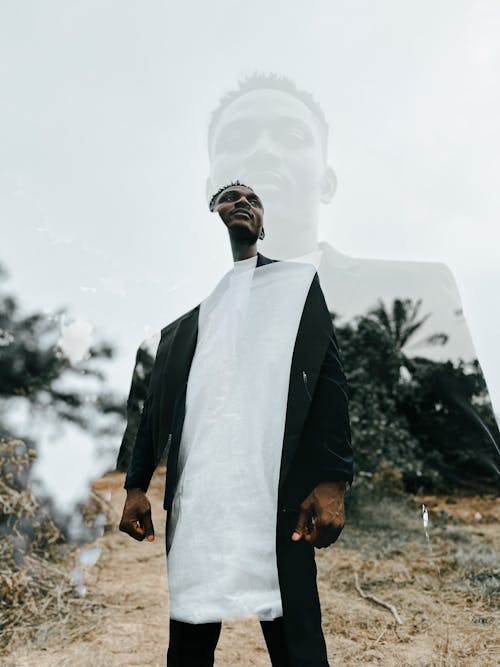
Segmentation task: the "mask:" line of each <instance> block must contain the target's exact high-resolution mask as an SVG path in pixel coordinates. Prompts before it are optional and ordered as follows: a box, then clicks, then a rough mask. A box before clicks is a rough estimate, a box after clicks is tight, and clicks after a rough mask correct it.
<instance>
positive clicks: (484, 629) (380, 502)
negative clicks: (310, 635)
mask: <svg viewBox="0 0 500 667" xmlns="http://www.w3.org/2000/svg"><path fill="white" fill-rule="evenodd" d="M123 478H124V476H123V475H122V474H118V473H113V474H109V475H106V476H105V477H104V478H102V479H100V480H98V481H96V482H95V484H94V488H95V489H96V490H97V492H98V493H105V492H111V507H112V512H114V515H115V516H114V525H115V526H116V525H117V523H118V519H119V516H120V515H121V508H122V505H123V501H124V497H125V492H124V491H123V489H122V486H123ZM163 487H164V471H161V470H160V471H158V473H157V474H156V475H155V477H154V479H153V482H152V485H151V487H150V492H149V494H148V495H149V497H150V499H151V501H152V504H153V520H154V522H155V529H156V539H155V541H154V542H153V543H138V542H135V541H133V540H132V539H131V538H129V537H128V536H126V535H125V534H123V533H120V532H119V531H118V530H117V528H114V529H112V530H110V531H107V532H106V533H105V534H104V536H103V537H102V538H99V540H98V544H99V545H100V546H101V547H102V554H101V557H100V559H99V560H98V562H97V564H96V565H94V566H93V567H89V568H88V570H87V572H86V584H87V587H88V594H89V596H92V595H95V596H96V599H98V600H99V602H100V607H99V612H98V616H96V618H95V619H94V621H95V622H94V623H93V627H90V626H89V629H88V631H87V632H86V628H85V626H83V627H81V628H80V633H79V636H77V637H76V638H75V635H74V634H72V633H70V632H68V637H65V634H64V632H63V631H61V630H64V628H62V629H61V628H59V631H58V632H57V633H56V634H54V635H51V634H50V633H49V634H48V636H47V637H46V638H45V639H44V640H43V641H42V640H40V639H38V641H37V642H35V643H31V644H25V645H17V646H11V648H10V650H9V651H8V652H4V653H3V655H2V656H1V658H0V667H118V666H119V667H134V666H141V667H157V666H158V667H159V666H161V667H164V666H165V663H166V659H165V656H166V649H167V644H168V594H167V584H166V566H165V553H164V537H165V536H164V522H165V515H164V512H163V509H162V499H163ZM422 502H424V503H425V504H426V505H427V506H428V509H429V515H430V526H429V528H430V544H427V543H426V540H425V535H424V531H423V527H422V520H421V516H420V509H419V508H420V504H421V503H422ZM363 508H364V509H363ZM351 515H352V516H351V520H349V513H348V525H347V526H346V528H345V530H344V532H343V534H342V537H341V538H340V540H339V541H338V543H337V544H336V545H335V546H332V547H329V548H328V549H323V550H317V551H316V561H317V566H318V585H319V589H320V598H321V602H322V611H323V627H324V631H325V637H326V640H327V645H328V653H329V659H330V664H331V665H332V667H333V666H338V665H347V666H349V665H361V666H369V665H383V666H384V667H392V666H394V667H396V666H397V667H401V666H405V665H408V666H412V667H431V666H436V667H438V666H439V667H458V666H467V667H469V666H471V667H475V666H476V665H477V666H480V665H484V666H486V667H491V666H494V665H498V664H500V653H498V637H499V632H500V631H499V620H500V615H499V613H498V606H495V603H498V593H499V563H498V554H499V552H500V530H499V528H500V501H499V499H494V498H492V497H491V498H477V497H476V498H445V497H443V498H436V497H426V498H415V499H412V501H411V502H410V501H409V500H407V499H405V498H404V497H403V496H401V497H394V498H392V499H382V498H379V499H373V501H370V499H369V498H365V499H364V500H363V503H362V504H361V505H359V506H358V507H352V509H351ZM75 557H76V555H75V554H74V555H73V556H72V557H71V558H73V559H74V558H75ZM70 565H71V564H70ZM356 576H357V580H358V582H359V586H360V590H361V591H362V592H363V593H365V594H368V595H371V596H374V597H376V598H378V599H380V600H382V601H383V602H385V603H388V604H390V605H393V606H394V608H395V610H396V611H397V613H398V615H399V616H400V617H401V621H402V623H401V624H399V623H397V622H396V618H395V616H394V614H393V613H392V612H391V611H390V609H388V608H386V607H383V606H381V605H380V604H377V603H376V602H374V601H372V600H370V599H367V598H363V597H362V596H361V595H360V593H359V591H358V590H357V589H356ZM49 621H50V619H47V622H49ZM495 640H497V643H496V648H495ZM495 651H497V652H495ZM245 656H246V657H245ZM216 665H217V666H221V667H222V666H223V665H224V666H226V667H227V666H237V665H241V666H242V667H247V666H256V667H264V666H266V667H268V666H269V665H270V662H269V659H268V657H267V652H266V649H265V644H264V640H263V638H262V636H261V631H260V626H259V623H258V621H257V620H256V619H247V620H244V621H239V622H231V623H224V624H223V629H222V634H221V639H220V641H219V645H218V647H217V651H216Z"/></svg>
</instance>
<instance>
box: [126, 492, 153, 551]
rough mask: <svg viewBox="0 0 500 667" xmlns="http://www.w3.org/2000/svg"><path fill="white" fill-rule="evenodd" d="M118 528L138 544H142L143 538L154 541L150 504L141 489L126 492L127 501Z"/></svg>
mask: <svg viewBox="0 0 500 667" xmlns="http://www.w3.org/2000/svg"><path fill="white" fill-rule="evenodd" d="M119 528H120V530H121V531H123V532H124V533H127V534H128V535H130V537H133V538H134V540H139V542H142V540H143V539H144V538H146V539H147V541H148V542H152V541H153V540H154V539H155V531H154V528H153V521H152V519H151V504H150V502H149V500H148V497H147V496H146V494H145V493H144V491H143V490H142V489H128V490H127V499H126V500H125V506H124V508H123V514H122V518H121V521H120V525H119Z"/></svg>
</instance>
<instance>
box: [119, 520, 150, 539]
mask: <svg viewBox="0 0 500 667" xmlns="http://www.w3.org/2000/svg"><path fill="white" fill-rule="evenodd" d="M118 528H119V529H120V530H121V531H122V532H123V533H127V535H130V537H133V538H134V540H138V541H139V542H141V541H142V540H143V539H144V537H145V534H144V528H142V527H141V526H140V525H139V524H138V521H137V519H122V520H121V521H120V525H119V526H118Z"/></svg>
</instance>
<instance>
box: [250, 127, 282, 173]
mask: <svg viewBox="0 0 500 667" xmlns="http://www.w3.org/2000/svg"><path fill="white" fill-rule="evenodd" d="M244 160H245V163H246V165H247V166H248V165H250V166H251V167H253V168H260V169H265V168H267V169H269V168H270V167H276V166H277V165H279V163H280V162H281V155H280V154H279V150H278V147H277V146H276V144H275V142H274V141H273V140H272V138H271V137H270V136H269V133H268V132H267V131H262V132H260V133H259V134H258V136H257V137H256V139H255V141H254V142H253V144H252V145H251V146H250V147H249V149H248V151H247V154H246V156H245V158H244Z"/></svg>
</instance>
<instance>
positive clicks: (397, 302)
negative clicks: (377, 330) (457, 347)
mask: <svg viewBox="0 0 500 667" xmlns="http://www.w3.org/2000/svg"><path fill="white" fill-rule="evenodd" d="M421 306H422V299H418V300H417V301H415V302H413V301H412V300H411V299H394V301H393V303H392V312H390V313H389V312H388V310H387V309H386V306H385V304H384V302H383V301H382V299H379V301H378V305H377V306H375V307H374V308H372V309H371V310H369V311H368V313H367V315H366V316H367V317H368V319H370V320H372V321H374V322H376V323H377V324H378V325H379V326H381V327H382V329H384V331H385V332H386V333H387V334H388V335H389V336H390V337H391V338H392V340H393V342H394V346H395V348H396V350H397V351H398V352H399V353H400V354H401V356H402V357H403V358H404V359H406V355H405V354H404V352H403V348H404V347H405V345H407V343H408V341H409V340H410V339H411V338H413V337H414V335H415V334H416V332H417V331H418V330H419V329H420V328H421V327H422V326H423V324H424V323H425V322H426V321H427V320H428V319H429V317H430V316H431V313H427V315H424V316H423V317H421V318H419V311H420V308H421ZM448 338H449V337H448V336H447V335H446V334H444V333H436V334H432V335H431V336H427V337H426V338H424V339H422V340H420V341H418V343H416V344H415V345H445V344H446V343H447V341H448Z"/></svg>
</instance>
